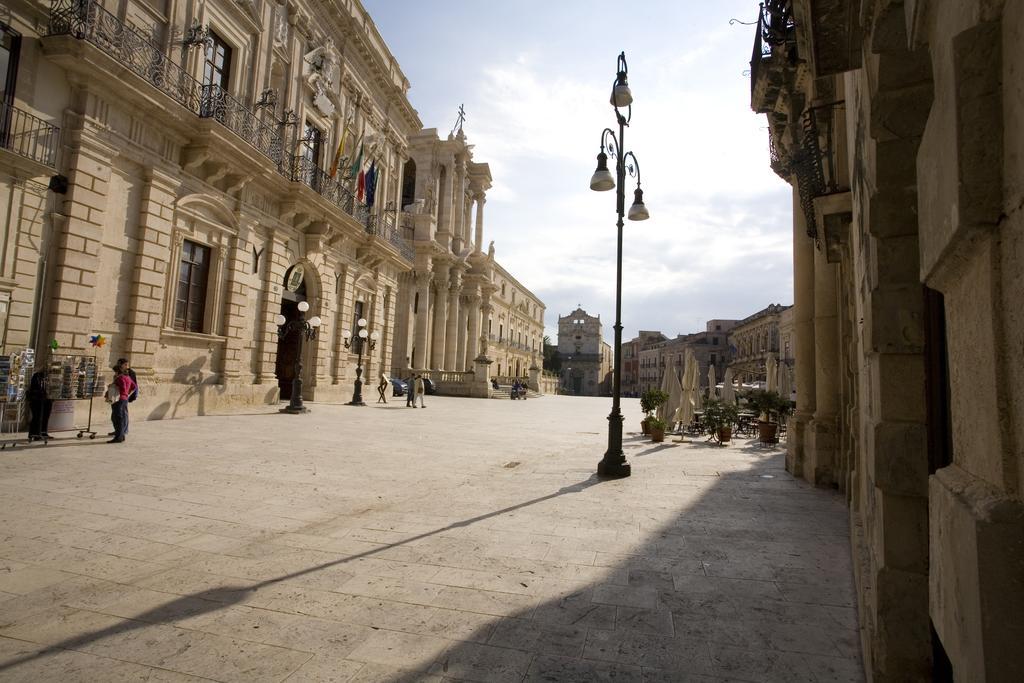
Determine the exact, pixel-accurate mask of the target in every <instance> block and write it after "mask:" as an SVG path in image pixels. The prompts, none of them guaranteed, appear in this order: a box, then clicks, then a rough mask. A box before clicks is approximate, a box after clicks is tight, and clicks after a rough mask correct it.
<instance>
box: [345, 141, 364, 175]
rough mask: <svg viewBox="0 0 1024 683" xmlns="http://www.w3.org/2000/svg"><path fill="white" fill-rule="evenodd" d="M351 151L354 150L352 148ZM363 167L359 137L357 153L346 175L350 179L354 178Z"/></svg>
mask: <svg viewBox="0 0 1024 683" xmlns="http://www.w3.org/2000/svg"><path fill="white" fill-rule="evenodd" d="M352 149H355V147H354V146H353V147H352ZM362 167H363V136H362V135H360V136H359V152H358V153H357V154H356V155H355V159H353V161H352V168H350V169H349V172H348V175H349V177H350V178H355V177H356V175H357V174H358V173H359V171H360V169H362Z"/></svg>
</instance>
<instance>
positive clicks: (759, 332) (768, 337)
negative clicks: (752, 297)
mask: <svg viewBox="0 0 1024 683" xmlns="http://www.w3.org/2000/svg"><path fill="white" fill-rule="evenodd" d="M788 308H789V306H783V305H781V304H769V305H768V306H766V307H765V308H762V309H761V310H760V311H758V312H757V313H754V314H752V315H750V316H747V317H746V318H744V319H743V320H741V321H739V322H738V323H737V324H736V325H735V327H733V328H732V331H731V332H730V334H729V348H730V351H731V354H732V358H731V360H730V361H729V367H731V368H732V373H733V374H732V376H733V379H734V380H736V381H737V382H743V383H752V382H764V381H766V379H767V377H766V375H765V368H766V367H767V362H768V357H769V356H773V357H774V358H775V360H778V359H779V320H780V318H781V316H782V314H783V312H785V311H786V309H788Z"/></svg>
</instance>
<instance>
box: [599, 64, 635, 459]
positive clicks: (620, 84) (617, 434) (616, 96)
mask: <svg viewBox="0 0 1024 683" xmlns="http://www.w3.org/2000/svg"><path fill="white" fill-rule="evenodd" d="M616 72H617V73H616V75H615V81H614V82H613V83H612V94H611V100H610V102H611V105H612V107H613V108H614V109H615V120H616V122H617V123H618V124H619V135H618V137H616V135H615V132H614V131H612V129H610V128H605V129H604V130H603V131H601V151H600V152H599V153H598V155H597V170H595V171H594V175H593V176H592V177H591V179H590V189H591V190H594V191H596V192H604V191H607V190H611V189H613V188H614V189H615V212H616V214H617V215H618V221H617V222H616V227H617V228H618V245H617V250H616V264H615V367H614V368H613V369H612V412H611V413H609V415H608V450H607V451H605V454H604V458H602V459H601V462H600V463H598V465H597V474H598V476H600V477H628V476H629V475H630V466H629V463H628V462H626V456H625V454H624V453H623V452H622V420H623V418H622V411H621V409H620V406H619V404H620V396H621V392H622V217H623V215H626V217H627V218H629V220H631V221H643V220H647V218H649V215H648V213H647V207H646V206H644V193H643V190H641V189H640V163H639V162H638V161H637V159H636V156H635V155H634V154H633V152H624V151H623V147H624V145H625V137H626V126H628V125H629V121H630V119H631V118H632V117H633V94H632V93H631V92H630V90H629V84H628V82H627V79H626V76H627V74H628V73H629V68H628V67H627V66H626V53H625V52H622V53H620V54H619V58H618V62H617V64H616ZM621 107H625V108H626V115H625V116H623V114H622V112H621V111H619V109H620V108H621ZM605 148H607V149H608V150H609V151H610V152H611V153H612V154H614V155H615V177H614V178H613V177H612V174H611V173H610V172H609V171H608V155H607V154H605ZM627 158H628V159H629V160H631V161H630V163H629V164H628V165H627V164H626V162H627ZM627 171H628V172H629V175H630V176H635V177H636V190H635V191H634V192H633V205H632V206H630V207H629V212H628V213H627V212H626V211H625V205H626V199H625V187H624V186H625V183H626V173H627Z"/></svg>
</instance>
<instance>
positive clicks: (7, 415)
mask: <svg viewBox="0 0 1024 683" xmlns="http://www.w3.org/2000/svg"><path fill="white" fill-rule="evenodd" d="M35 364H36V359H35V351H33V350H32V349H25V350H24V351H16V352H14V353H12V354H11V355H9V356H0V450H2V449H5V448H7V447H8V446H10V447H11V448H14V447H15V446H17V445H18V443H20V442H21V441H25V440H26V439H24V438H20V437H18V436H17V434H18V432H20V431H21V423H22V420H23V419H24V411H25V394H26V392H27V390H28V383H29V380H30V378H31V377H32V369H33V368H34V367H35Z"/></svg>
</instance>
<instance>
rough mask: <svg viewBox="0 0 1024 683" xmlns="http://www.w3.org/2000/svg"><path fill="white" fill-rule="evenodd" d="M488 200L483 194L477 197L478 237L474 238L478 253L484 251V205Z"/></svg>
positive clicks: (478, 194)
mask: <svg viewBox="0 0 1024 683" xmlns="http://www.w3.org/2000/svg"><path fill="white" fill-rule="evenodd" d="M486 201H487V199H486V198H485V197H484V193H483V192H479V193H477V195H476V236H475V237H474V238H473V239H474V242H475V244H476V251H483V244H484V203H485V202H486Z"/></svg>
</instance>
